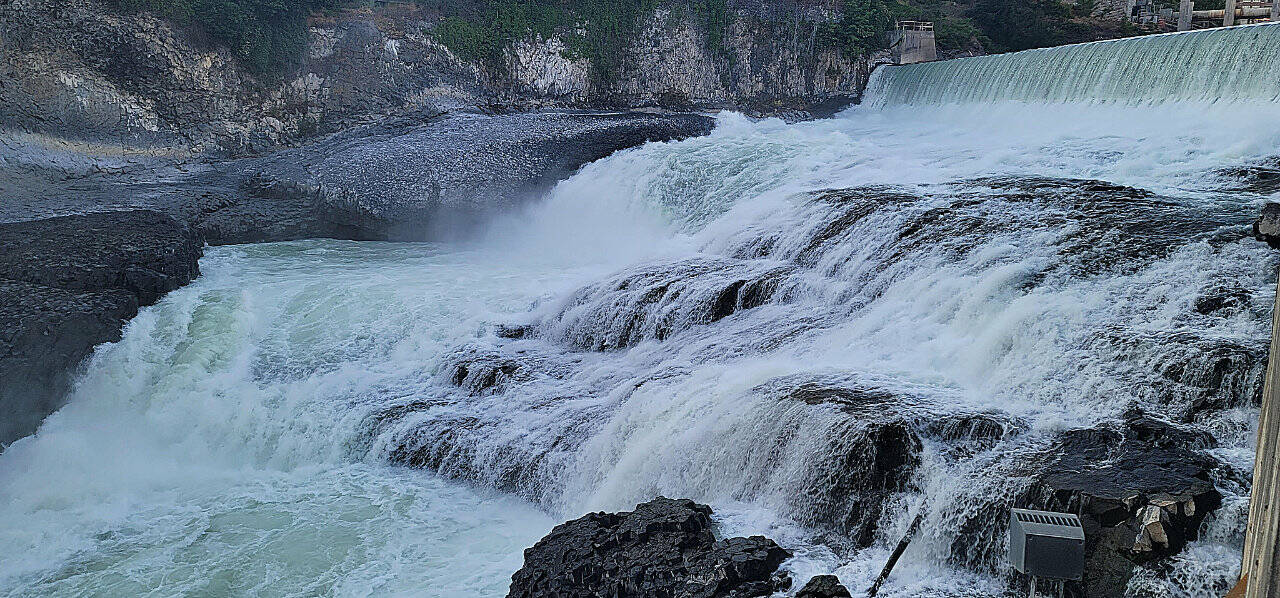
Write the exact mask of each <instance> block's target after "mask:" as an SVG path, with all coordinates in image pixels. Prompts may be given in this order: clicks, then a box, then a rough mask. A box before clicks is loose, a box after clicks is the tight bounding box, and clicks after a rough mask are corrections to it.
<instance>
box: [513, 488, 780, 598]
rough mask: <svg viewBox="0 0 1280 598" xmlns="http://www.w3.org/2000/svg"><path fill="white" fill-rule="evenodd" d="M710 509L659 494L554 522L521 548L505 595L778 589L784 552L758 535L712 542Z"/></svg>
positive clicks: (687, 595) (717, 596)
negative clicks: (629, 507)
mask: <svg viewBox="0 0 1280 598" xmlns="http://www.w3.org/2000/svg"><path fill="white" fill-rule="evenodd" d="M711 530H712V523H711V508H710V507H708V506H706V505H701V504H698V503H695V502H693V501H691V500H673V499H669V498H662V497H658V498H656V499H654V500H651V501H649V502H647V503H642V504H639V505H636V510H635V511H631V512H624V513H591V514H588V515H586V516H583V517H580V518H578V519H574V520H573V521H569V522H567V523H562V524H560V525H557V526H556V527H555V529H553V530H551V533H550V534H547V536H546V537H544V538H543V539H542V540H539V541H538V543H537V544H535V545H534V546H533V547H532V548H529V549H528V550H525V552H524V567H523V568H521V569H520V570H519V571H517V572H516V574H515V575H513V576H512V577H511V591H510V593H509V594H508V596H509V597H510V598H534V597H542V598H545V597H549V596H555V597H557V598H577V597H581V598H596V597H598V596H609V597H611V598H628V597H635V598H651V597H654V596H667V597H670V598H747V597H753V596H769V595H771V594H773V593H774V592H775V591H778V590H781V589H785V588H786V587H788V586H789V585H790V583H791V581H790V578H788V577H786V575H785V574H783V573H780V572H779V571H778V565H780V564H781V563H782V562H783V561H784V560H786V559H787V558H789V557H790V556H791V553H790V552H788V551H786V550H784V549H782V548H781V547H779V546H778V545H777V544H775V543H774V542H773V540H769V539H767V538H764V537H763V536H751V537H750V538H729V539H727V540H716V539H715V536H714V534H712V531H711Z"/></svg>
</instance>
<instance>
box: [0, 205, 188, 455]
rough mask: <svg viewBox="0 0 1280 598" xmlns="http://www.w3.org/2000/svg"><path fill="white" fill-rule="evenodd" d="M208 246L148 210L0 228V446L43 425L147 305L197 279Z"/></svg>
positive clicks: (81, 216)
mask: <svg viewBox="0 0 1280 598" xmlns="http://www.w3.org/2000/svg"><path fill="white" fill-rule="evenodd" d="M202 246H203V244H202V243H201V242H200V241H199V239H198V238H197V237H196V236H195V235H194V234H193V233H192V232H191V231H190V230H189V229H188V228H187V227H185V226H183V225H182V224H181V223H179V222H177V221H175V220H174V219H172V218H170V217H168V216H165V215H164V214H160V213H157V212H151V211H146V210H136V211H129V212H109V213H99V214H85V215H80V216H66V217H60V218H49V219H45V220H35V221H29V222H19V223H9V224H0V444H8V443H10V442H13V441H14V440H16V439H18V438H20V437H22V436H25V435H27V434H30V433H31V432H33V431H35V428H36V427H37V426H38V425H39V424H40V422H41V421H42V420H43V419H44V417H45V416H46V415H48V414H49V413H52V412H53V411H54V410H56V409H57V408H58V407H59V406H60V404H61V401H62V397H63V394H64V393H65V392H66V390H67V386H68V383H69V382H70V376H71V373H72V371H73V370H74V368H75V367H76V366H77V365H78V364H79V363H80V362H81V361H83V360H84V358H85V357H87V356H88V355H89V354H90V353H91V352H92V351H93V348H94V347H95V346H97V345H98V344H101V343H104V342H111V341H115V340H119V338H120V332H121V329H122V328H123V326H124V324H125V322H126V321H128V320H129V318H132V317H133V316H134V315H136V314H137V312H138V307H139V306H145V305H151V304H153V303H155V302H156V301H158V300H159V299H160V297H161V296H163V295H164V294H165V293H167V292H169V291H171V290H173V289H176V288H178V287H180V286H182V285H184V284H187V283H188V282H190V281H191V280H192V279H193V278H195V277H196V276H197V275H198V274H199V269H198V266H197V261H198V260H199V259H200V256H201V254H202Z"/></svg>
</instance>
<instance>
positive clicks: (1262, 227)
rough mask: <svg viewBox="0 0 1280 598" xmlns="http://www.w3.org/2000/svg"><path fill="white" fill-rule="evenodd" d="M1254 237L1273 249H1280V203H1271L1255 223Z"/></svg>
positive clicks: (1264, 208)
mask: <svg viewBox="0 0 1280 598" xmlns="http://www.w3.org/2000/svg"><path fill="white" fill-rule="evenodd" d="M1253 237H1254V238H1255V239H1257V240H1259V241H1262V242H1264V243H1266V244H1267V245H1268V246H1270V247H1271V248H1272V249H1280V203H1274V202H1269V203H1267V205H1265V206H1263V207H1262V214H1260V215H1259V216H1258V219H1257V220H1256V221H1255V222H1254V223H1253Z"/></svg>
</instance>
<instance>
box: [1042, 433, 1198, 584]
mask: <svg viewBox="0 0 1280 598" xmlns="http://www.w3.org/2000/svg"><path fill="white" fill-rule="evenodd" d="M1212 446H1214V441H1213V439H1212V438H1211V437H1210V436H1209V435H1208V434H1206V433H1203V432H1196V431H1191V430H1188V429H1184V428H1181V427H1179V426H1177V425H1175V424H1172V423H1169V422H1166V421H1163V420H1159V419H1156V418H1153V417H1150V416H1148V415H1145V414H1143V413H1141V412H1140V411H1137V410H1131V411H1129V412H1128V413H1126V414H1125V418H1124V420H1123V422H1121V423H1120V424H1119V425H1115V426H1102V427H1097V428H1089V429H1080V430H1070V431H1067V432H1065V433H1064V434H1063V435H1062V436H1061V438H1060V439H1059V442H1058V445H1057V446H1056V447H1055V449H1054V450H1053V457H1051V458H1050V459H1049V460H1048V462H1047V463H1044V464H1042V465H1043V466H1042V467H1041V469H1040V471H1041V472H1042V473H1040V474H1039V475H1038V476H1037V478H1036V479H1037V482H1036V484H1035V485H1034V488H1033V491H1032V494H1033V495H1035V496H1034V497H1033V498H1032V499H1031V503H1032V504H1033V505H1034V506H1035V507H1039V508H1047V509H1048V510H1053V511H1063V512H1071V513H1078V514H1079V515H1080V518H1081V523H1082V524H1083V525H1084V530H1085V537H1086V543H1085V559H1086V562H1085V571H1086V573H1085V580H1084V591H1085V594H1086V595H1088V596H1113V595H1115V596H1119V595H1121V594H1123V593H1124V588H1125V586H1126V585H1127V584H1128V581H1129V578H1130V577H1131V576H1132V575H1133V571H1134V568H1135V566H1139V565H1143V564H1146V563H1151V562H1153V561H1157V560H1160V559H1165V558H1168V557H1171V556H1173V555H1175V554H1177V553H1178V552H1180V551H1181V550H1182V549H1183V548H1184V547H1185V546H1186V545H1187V543H1188V542H1190V541H1191V540H1194V539H1196V537H1197V534H1198V530H1199V529H1200V524H1201V523H1202V522H1203V521H1204V518H1205V516H1206V515H1208V514H1209V513H1210V512H1212V511H1214V510H1216V509H1217V508H1218V507H1219V506H1221V504H1222V496H1221V495H1220V494H1219V493H1218V491H1217V490H1216V489H1215V488H1214V484H1213V481H1212V478H1211V472H1212V470H1213V469H1214V468H1215V467H1216V462H1215V461H1214V460H1213V459H1211V458H1210V457H1208V456H1205V455H1204V454H1202V453H1200V452H1198V450H1197V449H1203V448H1211V447H1212Z"/></svg>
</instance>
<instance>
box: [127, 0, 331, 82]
mask: <svg viewBox="0 0 1280 598" xmlns="http://www.w3.org/2000/svg"><path fill="white" fill-rule="evenodd" d="M109 1H110V2H112V3H113V4H114V5H115V6H116V7H117V8H118V9H120V10H122V11H125V12H138V11H150V12H152V13H154V14H155V15H156V16H159V17H162V18H165V19H168V20H170V21H172V22H174V23H177V24H178V25H181V26H185V27H188V28H190V29H192V30H193V31H195V32H197V33H199V34H202V35H205V36H208V38H209V39H210V41H211V42H213V43H215V44H219V45H224V46H226V47H227V48H229V49H230V50H231V52H232V53H234V54H235V56H236V57H237V58H239V59H240V60H241V61H242V62H243V63H244V64H245V66H247V67H248V68H249V69H250V70H252V71H254V72H257V73H259V74H266V75H273V74H278V73H281V72H283V71H284V70H285V69H287V68H288V67H289V66H291V65H293V64H294V63H295V62H296V61H297V59H298V57H299V56H300V55H301V54H302V51H303V50H304V49H305V48H306V43H307V21H306V20H307V15H309V14H311V13H313V12H315V11H319V10H326V9H331V8H335V7H337V6H339V5H342V4H348V3H350V2H349V0H109Z"/></svg>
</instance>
